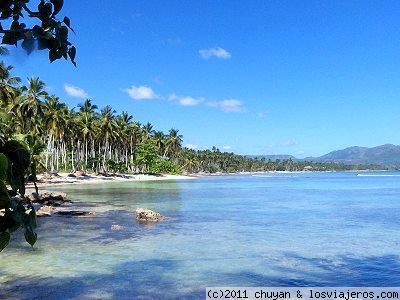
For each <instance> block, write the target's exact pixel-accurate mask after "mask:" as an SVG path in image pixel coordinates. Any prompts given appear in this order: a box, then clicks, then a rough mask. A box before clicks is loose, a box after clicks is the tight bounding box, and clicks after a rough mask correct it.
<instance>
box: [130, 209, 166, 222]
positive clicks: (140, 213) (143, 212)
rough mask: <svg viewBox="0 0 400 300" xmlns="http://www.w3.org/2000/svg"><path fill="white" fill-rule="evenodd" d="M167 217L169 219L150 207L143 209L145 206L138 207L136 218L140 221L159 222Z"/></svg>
mask: <svg viewBox="0 0 400 300" xmlns="http://www.w3.org/2000/svg"><path fill="white" fill-rule="evenodd" d="M166 219H167V218H166V217H164V216H162V215H160V214H159V213H157V212H154V211H152V210H150V209H143V208H138V209H136V220H138V221H139V222H159V221H164V220H166Z"/></svg>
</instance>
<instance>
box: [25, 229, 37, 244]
mask: <svg viewBox="0 0 400 300" xmlns="http://www.w3.org/2000/svg"><path fill="white" fill-rule="evenodd" d="M24 236H25V240H26V241H27V243H28V244H29V245H31V246H32V247H33V245H35V243H36V240H37V233H36V232H34V231H33V229H32V227H30V226H25V231H24Z"/></svg>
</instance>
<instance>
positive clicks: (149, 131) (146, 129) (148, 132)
mask: <svg viewBox="0 0 400 300" xmlns="http://www.w3.org/2000/svg"><path fill="white" fill-rule="evenodd" d="M142 130H143V137H144V138H145V139H149V138H150V137H152V136H153V135H154V132H155V131H154V128H153V125H152V124H151V123H150V122H147V123H146V124H145V125H143V127H142Z"/></svg>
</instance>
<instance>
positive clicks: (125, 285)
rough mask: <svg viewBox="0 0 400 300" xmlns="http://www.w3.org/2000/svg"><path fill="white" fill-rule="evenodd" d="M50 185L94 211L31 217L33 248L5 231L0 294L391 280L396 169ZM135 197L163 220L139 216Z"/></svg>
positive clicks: (398, 199) (127, 294)
mask: <svg viewBox="0 0 400 300" xmlns="http://www.w3.org/2000/svg"><path fill="white" fill-rule="evenodd" d="M366 175H367V176H366ZM388 175H389V176H388ZM52 189H53V190H55V189H57V190H60V191H65V192H66V193H68V195H69V198H71V199H74V200H76V201H80V202H82V204H81V205H84V206H90V209H91V210H93V211H95V212H96V215H95V217H92V218H78V217H64V216H58V217H48V218H40V219H39V228H38V232H39V239H38V242H37V244H36V245H35V247H34V248H33V249H32V248H30V247H29V245H27V244H26V243H25V242H24V241H23V235H22V233H21V232H18V233H16V234H14V235H13V239H12V242H11V244H10V246H9V247H8V248H6V249H5V250H4V251H3V252H2V253H0V298H1V299H4V298H16V299H31V298H38V299H66V298H68V299H93V298H95V299H96V298H100V299H104V298H105V299H108V298H110V299H138V298H139V299H175V298H179V299H197V298H200V299H204V298H205V287H206V286H209V287H210V286H400V172H397V173H396V172H371V173H366V172H363V173H360V176H358V173H356V172H346V173H291V174H254V175H251V174H246V175H232V176H209V177H202V178H198V179H195V180H181V181H165V182H160V181H157V182H125V183H107V184H103V185H80V186H60V187H57V188H54V187H53V188H52ZM137 207H142V208H148V209H152V210H155V211H158V212H160V213H161V214H163V215H165V216H167V217H169V218H170V220H169V221H166V222H162V223H157V224H148V225H143V224H138V223H136V221H135V216H134V211H135V209H136V208H137ZM112 225H120V226H123V229H122V230H112V228H111V227H112Z"/></svg>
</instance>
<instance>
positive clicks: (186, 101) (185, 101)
mask: <svg viewBox="0 0 400 300" xmlns="http://www.w3.org/2000/svg"><path fill="white" fill-rule="evenodd" d="M168 99H169V100H171V101H176V102H178V103H179V104H180V105H182V106H196V105H199V104H200V103H201V102H202V101H203V98H193V97H190V96H187V97H182V96H178V95H176V94H171V95H170V96H169V97H168Z"/></svg>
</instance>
